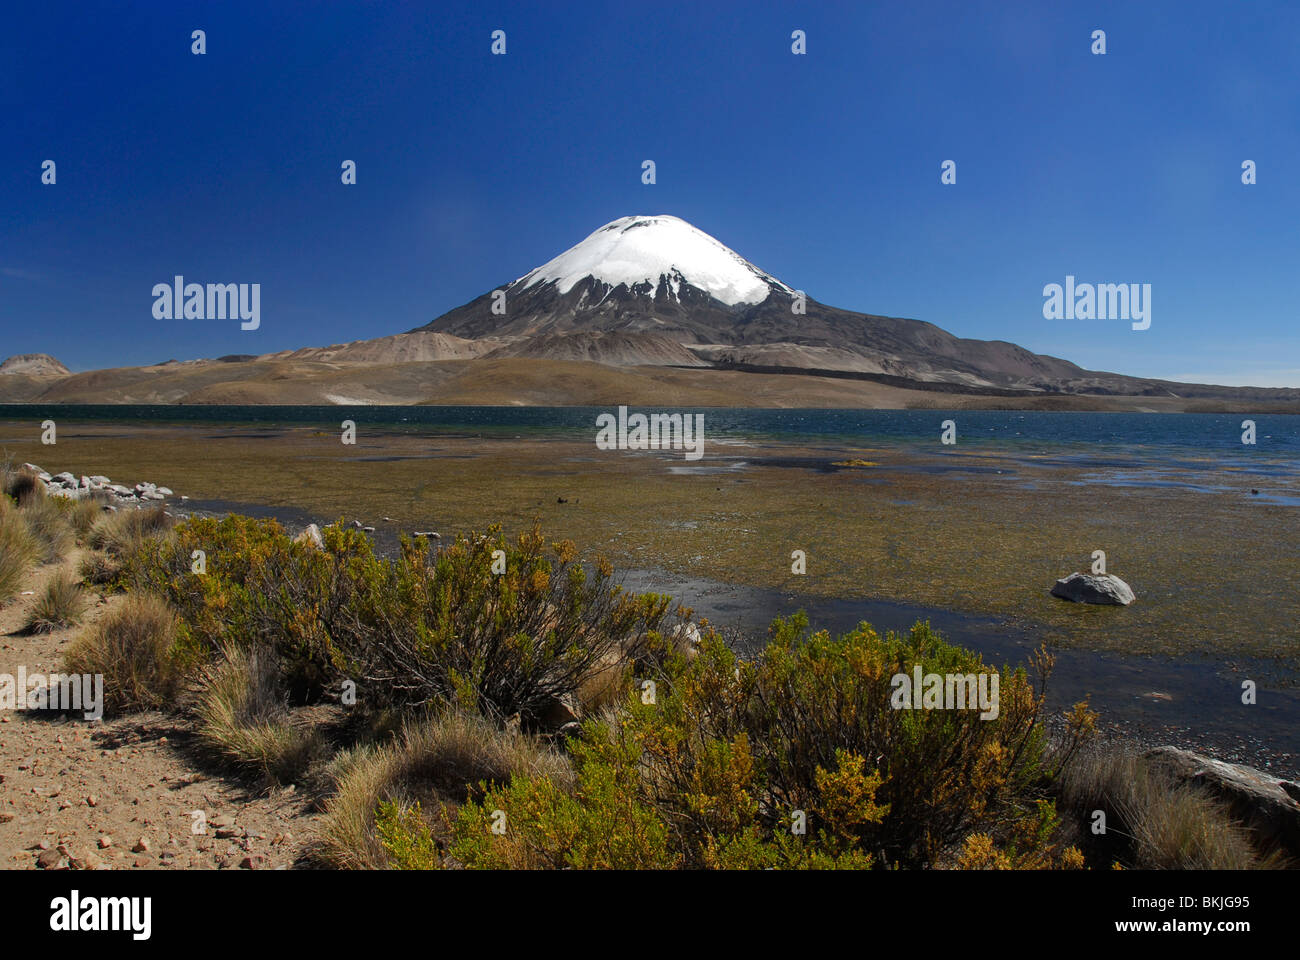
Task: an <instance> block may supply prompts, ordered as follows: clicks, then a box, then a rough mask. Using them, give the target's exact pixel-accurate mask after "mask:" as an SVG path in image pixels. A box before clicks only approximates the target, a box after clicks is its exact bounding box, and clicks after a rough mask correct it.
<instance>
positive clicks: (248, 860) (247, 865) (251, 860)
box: [239, 853, 266, 870]
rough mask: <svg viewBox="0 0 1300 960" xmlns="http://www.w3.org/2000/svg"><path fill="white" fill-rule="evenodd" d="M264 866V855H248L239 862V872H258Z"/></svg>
mask: <svg viewBox="0 0 1300 960" xmlns="http://www.w3.org/2000/svg"><path fill="white" fill-rule="evenodd" d="M264 866H266V855H265V854H262V853H250V854H249V855H248V856H246V857H245V858H244V859H243V860H240V861H239V868H240V869H241V870H260V869H262V868H263V867H264Z"/></svg>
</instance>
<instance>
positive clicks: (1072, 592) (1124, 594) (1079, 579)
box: [1052, 571, 1137, 606]
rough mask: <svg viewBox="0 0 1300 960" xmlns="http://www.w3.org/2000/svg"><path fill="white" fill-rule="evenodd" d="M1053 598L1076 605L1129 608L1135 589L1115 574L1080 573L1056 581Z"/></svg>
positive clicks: (1133, 598)
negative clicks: (1072, 602)
mask: <svg viewBox="0 0 1300 960" xmlns="http://www.w3.org/2000/svg"><path fill="white" fill-rule="evenodd" d="M1052 596H1054V597H1060V598H1061V599H1062V600H1073V601H1074V602H1075V603H1101V604H1113V605H1116V606H1128V605H1129V604H1130V603H1132V602H1133V601H1134V600H1135V599H1137V598H1136V597H1135V596H1134V594H1133V588H1132V587H1130V586H1129V585H1128V584H1127V583H1125V582H1124V581H1123V580H1121V579H1120V578H1119V577H1117V576H1115V575H1114V574H1113V573H1103V574H1094V573H1079V572H1077V571H1076V572H1074V573H1072V574H1070V575H1069V576H1068V577H1065V578H1063V579H1061V580H1057V581H1056V586H1054V587H1052Z"/></svg>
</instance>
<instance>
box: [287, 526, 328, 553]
mask: <svg viewBox="0 0 1300 960" xmlns="http://www.w3.org/2000/svg"><path fill="white" fill-rule="evenodd" d="M293 539H294V542H295V543H308V544H311V545H312V546H313V547H315V548H316V549H317V550H324V549H325V538H324V537H323V536H321V532H320V527H318V526H316V524H314V523H312V524H309V525H308V526H307V529H306V530H304V531H303V532H302V533H300V534H298V536H296V537H294V538H293Z"/></svg>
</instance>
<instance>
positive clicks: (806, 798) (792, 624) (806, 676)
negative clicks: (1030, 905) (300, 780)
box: [395, 615, 1060, 868]
mask: <svg viewBox="0 0 1300 960" xmlns="http://www.w3.org/2000/svg"><path fill="white" fill-rule="evenodd" d="M772 634H773V636H772V641H771V642H770V643H769V645H768V646H767V648H766V649H765V650H764V651H763V652H762V653H761V654H760V655H759V657H758V658H757V660H755V661H753V662H742V661H740V660H739V659H738V658H737V657H736V656H735V654H733V653H732V652H731V651H730V650H729V649H728V648H727V647H726V646H725V644H724V643H722V641H721V639H720V638H719V637H717V636H716V635H714V634H710V635H707V636H706V637H704V640H703V643H702V645H701V651H700V654H699V656H698V657H697V658H695V659H694V660H692V661H689V662H688V661H686V660H685V659H684V658H670V659H669V660H668V661H667V662H666V664H665V667H664V669H663V671H662V672H661V673H660V674H659V675H658V679H657V681H656V682H657V684H658V689H657V695H656V696H655V697H654V698H645V699H652V700H653V702H644V701H643V699H642V698H641V697H639V696H635V695H634V696H631V697H630V698H629V699H628V701H627V702H626V704H625V705H624V708H623V710H622V712H620V713H619V714H618V715H617V716H615V717H614V718H613V719H612V720H610V721H609V722H608V723H605V724H601V723H596V722H588V723H587V724H585V725H584V727H583V736H582V738H581V740H580V741H579V742H577V743H575V745H574V746H573V751H574V757H575V763H576V764H577V769H578V787H577V789H576V790H575V791H574V792H573V793H572V794H566V793H565V792H564V791H559V790H556V789H555V788H554V787H553V786H552V785H550V784H547V783H545V782H543V781H540V780H534V781H528V780H515V781H512V782H511V784H510V786H509V787H508V788H504V789H498V790H496V791H494V792H492V793H490V794H489V795H488V796H487V797H486V798H485V799H484V800H482V801H481V802H476V803H473V804H469V805H467V806H466V807H464V808H463V809H462V810H461V812H460V814H459V816H458V818H457V821H456V833H455V836H456V846H455V848H454V852H455V855H456V856H457V858H458V859H460V860H461V861H462V862H464V863H466V864H467V865H471V866H487V867H502V866H515V867H520V866H523V867H555V866H560V865H567V866H575V867H579V866H581V867H641V866H650V865H653V866H672V865H680V866H686V867H712V868H736V867H783V868H794V867H797V868H804V867H857V868H861V867H868V866H871V865H872V864H873V863H875V859H874V855H875V854H876V853H877V852H882V853H883V854H884V861H885V864H886V865H890V866H893V865H899V866H929V865H936V864H939V863H940V862H942V861H944V860H945V859H946V858H950V857H951V856H953V853H952V851H955V850H957V849H959V848H960V845H961V844H962V842H963V841H965V840H966V839H967V838H968V837H969V836H970V835H971V834H973V833H975V832H977V831H983V832H984V833H985V834H987V835H988V836H989V837H991V838H998V839H999V840H1000V841H1001V842H1002V843H1003V844H1004V850H1006V851H1010V853H1009V854H1008V855H1009V856H1013V857H1017V858H1020V859H1021V860H1022V861H1024V862H1028V861H1029V859H1030V858H1031V857H1038V858H1039V859H1041V860H1042V861H1043V862H1044V863H1048V862H1051V861H1052V858H1053V857H1056V856H1058V855H1060V851H1059V849H1058V847H1059V845H1058V844H1056V841H1055V839H1054V837H1055V831H1056V827H1057V823H1056V820H1055V818H1054V816H1048V817H1046V819H1044V813H1043V809H1044V808H1043V806H1042V805H1041V804H1040V802H1039V801H1040V800H1041V799H1042V793H1043V790H1044V788H1045V786H1046V784H1047V782H1048V781H1049V779H1050V776H1051V774H1052V773H1053V772H1054V771H1053V770H1051V769H1048V767H1047V766H1046V765H1045V764H1044V762H1043V743H1044V734H1043V730H1042V727H1041V725H1040V724H1039V723H1038V715H1039V711H1040V708H1041V705H1042V695H1041V693H1036V692H1035V691H1034V689H1033V688H1032V686H1031V685H1030V683H1029V681H1028V678H1027V675H1026V673H1025V672H1024V671H1023V670H1018V671H1014V672H1013V671H1009V670H1003V671H1001V672H999V674H998V676H999V681H1000V687H999V704H998V706H999V712H998V716H997V717H996V718H995V719H988V720H984V719H980V715H979V712H978V711H977V710H960V709H956V710H938V709H930V710H902V709H895V708H894V706H893V686H892V684H891V678H892V677H893V676H894V675H896V674H900V673H903V674H908V675H909V676H910V675H911V673H912V668H913V667H915V666H917V665H920V666H921V668H922V671H923V673H927V674H928V673H939V674H949V673H952V674H963V675H966V674H972V673H973V674H979V673H981V672H984V671H986V670H987V668H986V667H984V665H983V663H982V662H981V661H980V659H979V658H978V657H977V656H976V655H974V654H972V653H970V652H968V651H965V650H962V649H960V648H957V647H953V646H950V645H948V644H946V643H944V642H943V641H942V640H941V639H939V637H938V636H937V635H936V634H934V633H933V631H931V630H930V628H929V626H928V625H926V624H917V625H916V626H915V627H913V628H912V630H911V631H910V632H909V633H908V634H906V635H902V636H900V635H896V634H893V633H891V634H889V635H887V636H886V637H884V638H881V637H880V636H879V635H878V634H877V633H876V632H875V631H873V630H872V629H871V628H870V627H868V626H867V625H865V624H863V625H861V626H860V627H859V628H857V629H856V630H854V631H852V632H850V633H849V634H847V635H845V636H843V637H840V638H839V639H832V638H831V637H830V636H829V635H828V634H826V633H824V632H823V633H818V634H814V635H812V636H807V621H806V618H804V617H803V616H802V615H799V616H796V617H794V618H791V619H789V620H778V621H776V622H775V623H774V624H773V629H772ZM1040 666H1041V669H1042V670H1043V671H1044V672H1046V671H1047V670H1049V669H1050V662H1047V661H1042V662H1041V663H1040ZM496 809H500V810H503V811H505V813H506V818H507V823H508V824H510V828H509V829H508V830H507V833H506V834H505V835H504V836H501V835H498V834H493V833H492V832H491V831H490V830H489V829H488V827H489V826H490V821H491V818H492V815H493V814H492V811H494V810H496ZM395 823H396V822H395ZM511 831H513V832H511Z"/></svg>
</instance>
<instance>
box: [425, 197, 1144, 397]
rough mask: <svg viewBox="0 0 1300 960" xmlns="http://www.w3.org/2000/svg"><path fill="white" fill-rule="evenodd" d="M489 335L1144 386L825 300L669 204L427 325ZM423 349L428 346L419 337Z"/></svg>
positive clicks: (1016, 383)
mask: <svg viewBox="0 0 1300 960" xmlns="http://www.w3.org/2000/svg"><path fill="white" fill-rule="evenodd" d="M412 332H413V333H414V332H419V333H421V334H423V335H425V336H427V335H428V334H430V333H433V334H450V335H451V336H452V337H453V338H457V337H459V338H464V339H466V340H472V341H480V342H483V341H490V342H491V344H490V346H489V347H488V349H487V352H486V353H483V354H481V356H483V357H484V358H486V359H501V358H511V357H515V358H528V359H530V360H538V361H546V360H574V359H581V360H588V361H592V362H596V363H602V364H608V365H615V366H647V365H657V366H672V367H689V366H714V367H720V368H724V369H731V370H744V371H750V372H758V371H775V372H781V373H789V372H792V371H796V370H806V371H809V372H810V373H812V372H816V371H823V372H824V371H837V372H844V373H847V374H851V375H852V376H854V377H858V378H861V377H868V378H876V379H884V380H885V381H886V382H895V383H927V384H950V385H952V386H954V387H961V388H974V389H984V390H987V389H994V390H1007V389H1009V390H1027V391H1036V392H1042V391H1046V392H1058V391H1066V392H1069V391H1079V392H1084V391H1096V392H1111V393H1124V392H1127V393H1136V392H1139V391H1140V390H1144V389H1156V388H1150V387H1148V386H1147V385H1143V386H1141V387H1138V386H1135V383H1136V382H1135V381H1130V380H1128V379H1127V378H1123V377H1119V376H1118V375H1115V374H1094V373H1092V372H1091V371H1086V370H1081V369H1080V368H1079V367H1077V366H1075V365H1074V364H1072V363H1069V362H1067V361H1065V360H1060V359H1058V358H1056V357H1047V356H1039V355H1037V354H1034V353H1031V352H1029V351H1028V350H1025V349H1024V348H1022V347H1018V346H1016V345H1015V344H1012V343H1006V342H1004V341H987V340H966V339H962V338H960V337H954V336H953V335H952V334H950V333H948V332H947V331H946V330H942V329H940V328H939V327H936V326H935V325H934V324H931V323H924V322H922V321H919V320H910V319H905V318H900V317H882V316H877V315H874V314H867V313H858V312H856V311H852V310H841V309H839V308H837V307H832V306H828V305H826V304H823V303H818V302H817V301H816V300H813V299H811V298H808V297H798V296H797V292H796V291H795V290H793V289H791V288H790V287H789V286H787V285H786V284H784V283H782V282H781V281H780V280H777V279H776V278H775V277H773V276H772V275H771V274H768V273H766V272H764V271H763V270H760V269H759V268H758V267H756V266H754V265H753V264H752V263H750V262H749V261H748V260H746V259H745V258H744V257H742V256H740V254H738V253H736V252H735V251H734V250H732V249H731V248H729V247H727V246H726V245H724V244H722V243H720V242H719V241H718V240H715V239H714V238H713V237H711V236H709V235H708V234H707V233H704V232H703V231H702V230H699V229H697V228H695V227H693V226H691V225H690V224H689V223H687V222H686V221H685V220H682V219H680V218H678V217H672V216H638V217H622V218H620V219H618V220H615V221H613V222H612V223H607V224H605V225H604V226H603V227H601V228H600V229H599V230H596V231H595V232H594V233H592V234H591V235H590V236H588V237H587V238H586V239H584V240H583V241H582V242H581V243H578V244H577V245H576V246H573V247H570V248H569V249H568V250H565V251H564V252H563V253H561V254H560V255H559V256H558V257H555V258H553V259H551V260H548V261H547V262H546V263H544V264H542V265H541V266H540V267H537V268H536V269H533V270H530V271H529V272H528V273H525V274H524V275H523V276H522V277H519V278H518V279H516V280H513V281H511V282H509V283H506V284H503V285H502V286H500V287H498V288H497V289H495V290H493V291H489V292H488V293H484V294H483V295H482V296H479V297H477V298H475V299H474V300H471V301H470V302H469V303H466V304H464V305H463V306H460V307H457V308H456V309H454V310H450V311H448V312H447V313H444V314H443V315H442V316H440V317H438V318H437V319H436V320H434V321H433V322H432V323H429V324H426V325H425V326H423V327H420V328H418V331H412ZM422 349H423V347H422Z"/></svg>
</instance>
